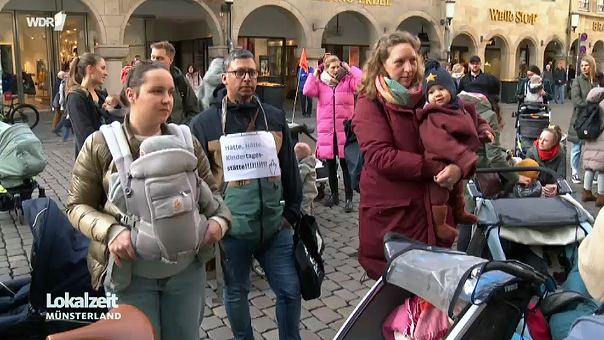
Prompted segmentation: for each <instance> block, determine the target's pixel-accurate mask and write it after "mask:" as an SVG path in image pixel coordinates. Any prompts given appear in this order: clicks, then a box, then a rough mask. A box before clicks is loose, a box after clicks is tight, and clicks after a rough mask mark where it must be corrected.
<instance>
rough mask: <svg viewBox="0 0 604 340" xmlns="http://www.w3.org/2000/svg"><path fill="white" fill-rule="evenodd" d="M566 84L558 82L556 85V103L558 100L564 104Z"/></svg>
mask: <svg viewBox="0 0 604 340" xmlns="http://www.w3.org/2000/svg"><path fill="white" fill-rule="evenodd" d="M565 86H566V85H564V84H557V85H554V91H555V92H556V97H555V98H556V103H558V101H561V103H562V104H564V87H565Z"/></svg>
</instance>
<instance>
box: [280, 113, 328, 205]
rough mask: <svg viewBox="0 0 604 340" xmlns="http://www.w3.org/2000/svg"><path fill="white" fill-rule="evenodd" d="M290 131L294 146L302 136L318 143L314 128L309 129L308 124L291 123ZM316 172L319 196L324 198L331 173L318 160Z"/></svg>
mask: <svg viewBox="0 0 604 340" xmlns="http://www.w3.org/2000/svg"><path fill="white" fill-rule="evenodd" d="M289 131H290V134H291V136H292V141H293V143H294V145H295V144H296V143H297V142H298V141H299V136H300V134H304V135H306V136H307V137H308V138H310V139H311V140H312V141H313V142H315V143H316V142H317V138H315V137H314V136H313V135H312V133H313V132H314V131H315V129H314V128H312V127H309V126H308V125H306V124H303V125H300V124H298V123H290V124H289ZM315 171H316V172H317V185H318V186H319V196H322V193H323V192H324V190H325V184H326V183H327V181H328V179H329V171H328V170H327V168H326V167H325V166H323V162H321V160H319V159H317V165H316V166H315Z"/></svg>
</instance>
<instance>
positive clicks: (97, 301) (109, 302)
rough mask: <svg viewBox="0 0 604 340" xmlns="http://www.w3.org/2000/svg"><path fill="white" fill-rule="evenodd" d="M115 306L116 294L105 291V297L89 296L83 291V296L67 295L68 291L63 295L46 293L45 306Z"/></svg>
mask: <svg viewBox="0 0 604 340" xmlns="http://www.w3.org/2000/svg"><path fill="white" fill-rule="evenodd" d="M115 307H117V296H116V295H115V294H109V293H107V297H96V296H89V295H88V293H87V292H86V293H84V296H83V297H81V296H69V292H66V293H65V296H64V297H63V296H57V297H55V298H54V300H53V298H52V296H51V295H50V293H48V294H46V308H108V309H111V308H115Z"/></svg>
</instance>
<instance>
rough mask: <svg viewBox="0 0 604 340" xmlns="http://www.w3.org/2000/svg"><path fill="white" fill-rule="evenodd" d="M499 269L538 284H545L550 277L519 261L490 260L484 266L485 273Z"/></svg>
mask: <svg viewBox="0 0 604 340" xmlns="http://www.w3.org/2000/svg"><path fill="white" fill-rule="evenodd" d="M494 270H499V271H502V272H504V273H507V274H510V275H514V276H516V277H518V278H520V279H522V280H525V281H530V282H534V283H537V284H544V283H546V282H547V280H548V278H547V277H546V276H545V275H543V274H541V273H539V272H537V271H535V270H534V269H533V268H532V267H529V266H528V265H525V264H523V263H521V262H518V261H507V262H501V261H493V262H489V263H487V264H486V265H485V266H484V269H483V273H484V272H488V271H494Z"/></svg>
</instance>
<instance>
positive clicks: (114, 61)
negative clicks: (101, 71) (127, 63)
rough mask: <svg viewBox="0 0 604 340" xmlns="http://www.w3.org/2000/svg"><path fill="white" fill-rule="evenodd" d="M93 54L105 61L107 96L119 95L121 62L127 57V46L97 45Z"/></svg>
mask: <svg viewBox="0 0 604 340" xmlns="http://www.w3.org/2000/svg"><path fill="white" fill-rule="evenodd" d="M94 52H95V53H97V54H98V55H100V56H101V57H103V58H104V59H105V63H106V64H107V78H105V84H103V85H104V86H105V88H106V89H107V92H108V93H109V94H119V93H120V91H121V90H122V82H121V80H120V76H121V74H122V65H123V60H124V58H126V57H127V56H128V53H129V47H128V45H97V46H95V48H94Z"/></svg>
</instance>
